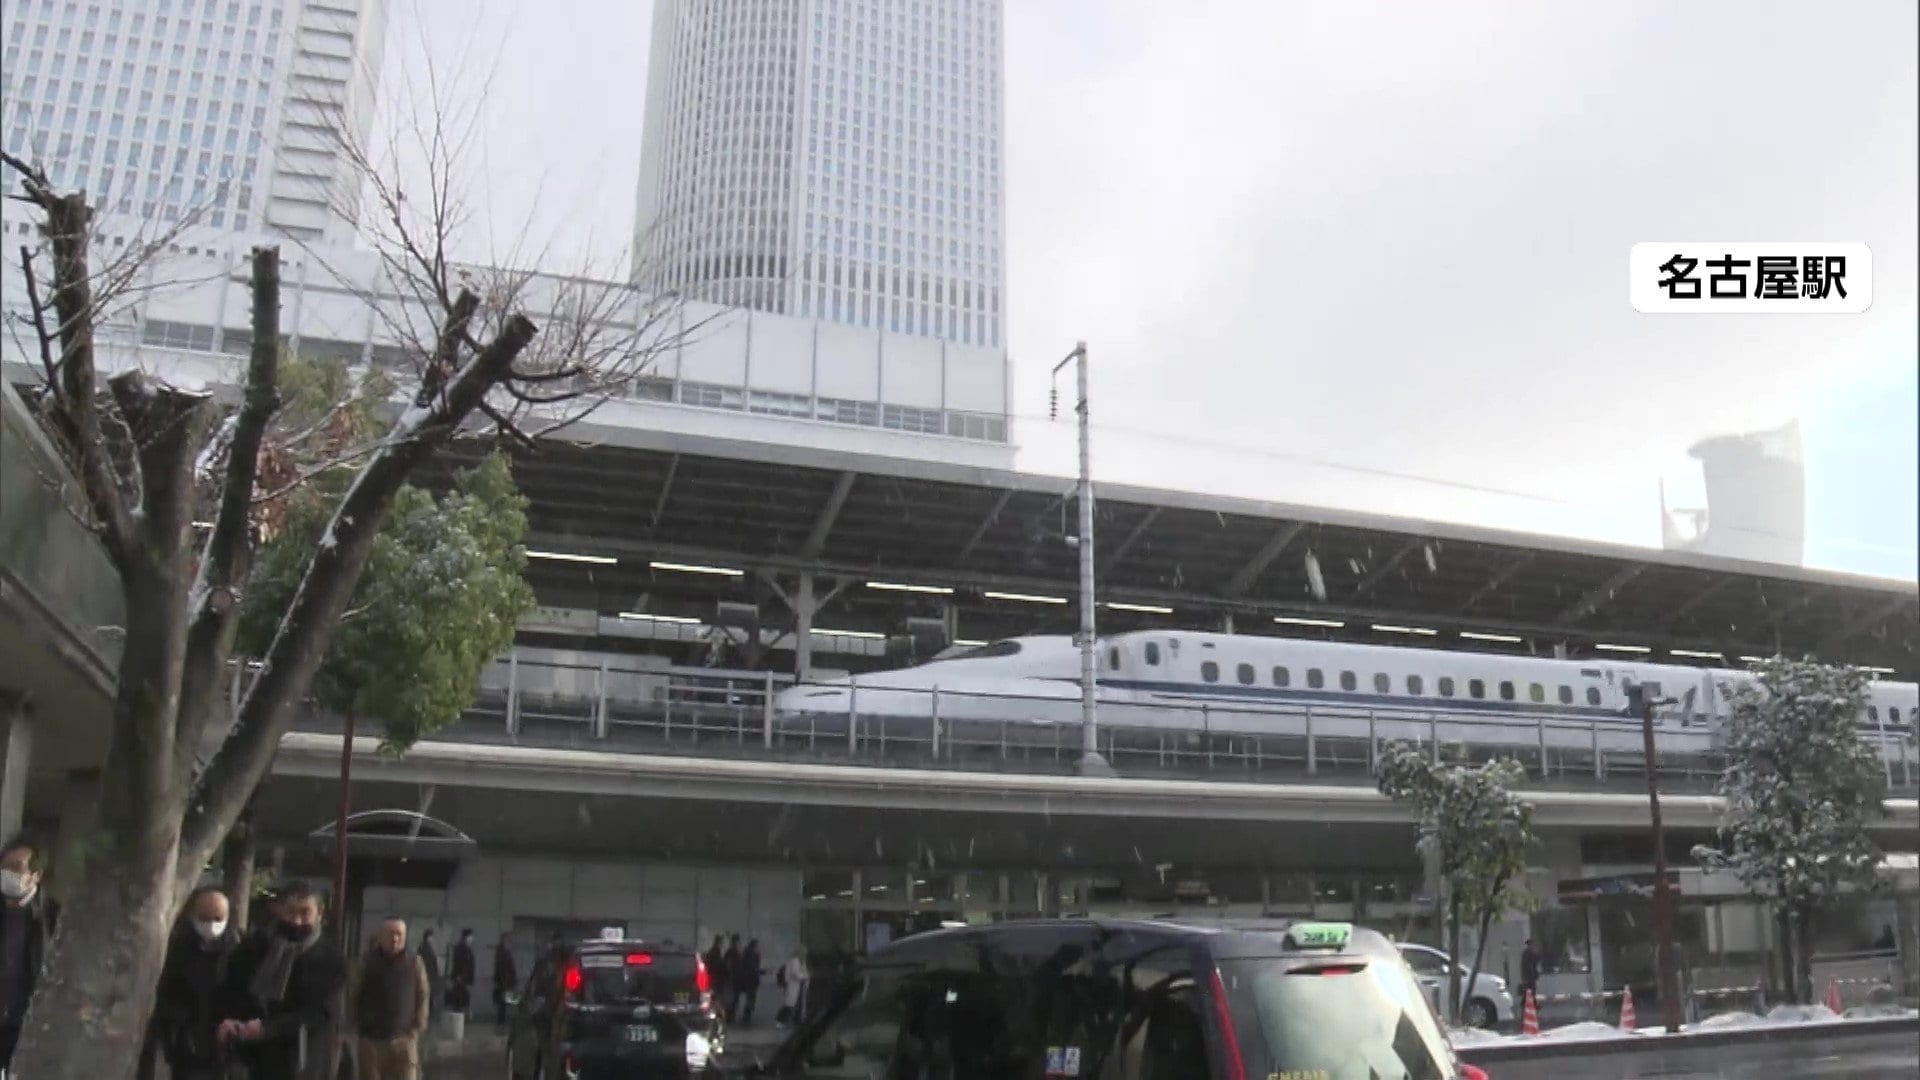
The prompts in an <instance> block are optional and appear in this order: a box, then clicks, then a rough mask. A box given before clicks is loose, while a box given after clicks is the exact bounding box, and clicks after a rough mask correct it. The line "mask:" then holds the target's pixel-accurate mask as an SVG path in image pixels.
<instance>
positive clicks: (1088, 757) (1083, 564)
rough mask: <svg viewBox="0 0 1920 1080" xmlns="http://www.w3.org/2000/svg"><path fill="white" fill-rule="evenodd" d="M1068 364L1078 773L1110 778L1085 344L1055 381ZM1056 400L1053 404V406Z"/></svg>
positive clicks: (1065, 360) (1056, 367)
mask: <svg viewBox="0 0 1920 1080" xmlns="http://www.w3.org/2000/svg"><path fill="white" fill-rule="evenodd" d="M1068 364H1074V365H1076V371H1075V379H1076V381H1077V383H1078V388H1079V402H1078V403H1077V404H1076V405H1075V406H1074V411H1075V412H1077V413H1079V414H1080V487H1079V499H1078V501H1079V503H1080V528H1079V535H1077V536H1075V537H1073V544H1074V546H1075V548H1076V549H1078V551H1079V555H1080V635H1079V637H1080V771H1081V773H1083V774H1085V775H1089V776H1097V775H1110V774H1111V773H1112V772H1113V769H1112V767H1111V766H1109V765H1108V764H1107V759H1106V758H1103V757H1101V756H1100V741H1099V728H1098V726H1097V724H1098V720H1097V719H1096V714H1095V708H1094V697H1095V690H1096V688H1097V685H1098V678H1099V674H1098V666H1097V665H1096V663H1095V657H1094V653H1095V642H1094V621H1093V605H1094V595H1093V449H1092V445H1091V443H1090V441H1089V433H1088V429H1087V343H1086V342H1084V341H1080V342H1075V343H1074V346H1073V351H1072V352H1070V353H1068V354H1067V355H1066V356H1065V357H1064V358H1062V359H1061V361H1060V362H1059V363H1057V364H1055V365H1053V374H1054V377H1056V378H1058V377H1059V375H1060V369H1061V368H1063V367H1066V366H1067V365H1068ZM1057 401H1058V398H1057V396H1056V398H1055V402H1056V404H1057Z"/></svg>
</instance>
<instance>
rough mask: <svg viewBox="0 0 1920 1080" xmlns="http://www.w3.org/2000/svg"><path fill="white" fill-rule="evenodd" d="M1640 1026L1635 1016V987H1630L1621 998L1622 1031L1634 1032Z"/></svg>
mask: <svg viewBox="0 0 1920 1080" xmlns="http://www.w3.org/2000/svg"><path fill="white" fill-rule="evenodd" d="M1638 1024H1639V1021H1638V1020H1637V1019H1636V1018H1635V1017H1634V1015H1633V987H1631V986H1629V987H1627V988H1626V993H1625V994H1624V995H1623V996H1622V997H1621V998H1620V1030H1621V1031H1632V1030H1633V1029H1634V1028H1635V1027H1636V1026H1637V1025H1638Z"/></svg>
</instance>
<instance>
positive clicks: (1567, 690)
mask: <svg viewBox="0 0 1920 1080" xmlns="http://www.w3.org/2000/svg"><path fill="white" fill-rule="evenodd" d="M1560 704H1562V705H1571V704H1573V687H1571V686H1568V685H1566V684H1565V683H1562V684H1560Z"/></svg>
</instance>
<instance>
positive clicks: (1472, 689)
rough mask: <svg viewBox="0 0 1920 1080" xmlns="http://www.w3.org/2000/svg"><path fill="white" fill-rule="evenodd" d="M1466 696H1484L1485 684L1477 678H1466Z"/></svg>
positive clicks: (1485, 693) (1485, 694)
mask: <svg viewBox="0 0 1920 1080" xmlns="http://www.w3.org/2000/svg"><path fill="white" fill-rule="evenodd" d="M1467 696H1468V697H1471V698H1483V697H1486V696H1487V684H1486V683H1484V682H1482V681H1480V680H1479V679H1468V680H1467Z"/></svg>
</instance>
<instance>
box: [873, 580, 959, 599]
mask: <svg viewBox="0 0 1920 1080" xmlns="http://www.w3.org/2000/svg"><path fill="white" fill-rule="evenodd" d="M867 588H869V589H881V590H884V591H886V592H917V593H928V594H930V595H933V596H952V595H953V590H952V589H949V588H947V587H946V586H945V585H903V584H901V583H900V582H897V581H869V582H867Z"/></svg>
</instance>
